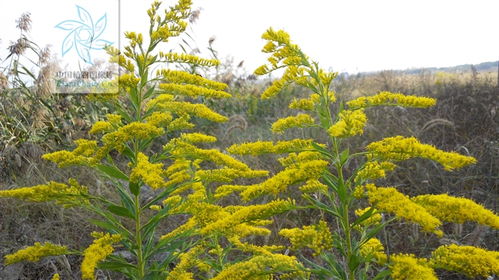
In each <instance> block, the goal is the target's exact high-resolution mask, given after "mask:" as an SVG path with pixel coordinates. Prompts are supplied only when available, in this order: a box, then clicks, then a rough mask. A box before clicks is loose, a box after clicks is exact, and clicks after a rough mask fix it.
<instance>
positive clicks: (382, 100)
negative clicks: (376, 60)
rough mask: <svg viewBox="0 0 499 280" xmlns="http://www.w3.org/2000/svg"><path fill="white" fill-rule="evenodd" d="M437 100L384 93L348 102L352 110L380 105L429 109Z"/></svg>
mask: <svg viewBox="0 0 499 280" xmlns="http://www.w3.org/2000/svg"><path fill="white" fill-rule="evenodd" d="M435 104H436V100H435V99H434V98H429V97H422V96H412V95H404V94H402V93H391V92H388V91H382V92H380V93H378V94H376V95H373V96H368V97H364V96H362V97H359V98H357V99H354V100H352V101H349V102H347V105H348V106H349V107H350V108H352V109H359V108H366V107H370V106H379V105H397V106H404V107H416V108H427V107H431V106H434V105H435Z"/></svg>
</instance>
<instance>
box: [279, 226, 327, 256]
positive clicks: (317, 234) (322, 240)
mask: <svg viewBox="0 0 499 280" xmlns="http://www.w3.org/2000/svg"><path fill="white" fill-rule="evenodd" d="M279 235H282V236H284V237H286V238H288V239H289V241H290V242H291V245H292V248H293V249H294V250H297V249H300V248H304V247H308V248H310V249H313V250H314V255H316V256H317V255H319V254H320V253H321V252H322V251H325V250H329V249H331V248H332V247H333V235H332V234H331V231H329V227H328V225H327V223H326V222H325V221H320V222H319V223H318V224H316V225H310V226H303V227H302V228H301V229H299V228H291V229H282V230H281V231H279Z"/></svg>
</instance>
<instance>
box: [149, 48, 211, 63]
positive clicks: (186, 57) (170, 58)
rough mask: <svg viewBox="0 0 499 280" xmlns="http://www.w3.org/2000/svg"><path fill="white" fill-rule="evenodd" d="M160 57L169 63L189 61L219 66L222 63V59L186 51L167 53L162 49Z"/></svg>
mask: <svg viewBox="0 0 499 280" xmlns="http://www.w3.org/2000/svg"><path fill="white" fill-rule="evenodd" d="M159 57H160V58H163V59H165V61H166V62H169V63H188V64H195V65H200V66H217V65H219V64H220V61H218V60H216V59H204V58H200V57H197V56H195V55H190V54H185V53H180V54H179V53H173V52H168V53H165V52H161V51H160V52H159Z"/></svg>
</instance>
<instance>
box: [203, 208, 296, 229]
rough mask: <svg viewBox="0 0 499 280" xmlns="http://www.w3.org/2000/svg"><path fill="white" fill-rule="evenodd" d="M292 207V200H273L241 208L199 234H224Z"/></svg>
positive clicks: (209, 225)
mask: <svg viewBox="0 0 499 280" xmlns="http://www.w3.org/2000/svg"><path fill="white" fill-rule="evenodd" d="M294 205H295V203H294V201H292V200H274V201H271V202H269V203H266V204H258V205H248V206H246V207H241V208H240V209H238V210H236V211H235V212H234V213H232V214H230V215H228V216H226V217H225V218H223V219H220V220H218V221H214V222H212V223H210V224H208V225H207V226H206V227H204V228H203V229H201V233H202V234H208V233H212V232H226V231H228V230H231V229H232V228H233V227H235V226H237V225H240V224H242V223H245V222H249V221H253V220H261V219H266V218H269V217H271V216H273V215H276V214H280V213H283V212H286V211H288V210H290V209H293V208H294Z"/></svg>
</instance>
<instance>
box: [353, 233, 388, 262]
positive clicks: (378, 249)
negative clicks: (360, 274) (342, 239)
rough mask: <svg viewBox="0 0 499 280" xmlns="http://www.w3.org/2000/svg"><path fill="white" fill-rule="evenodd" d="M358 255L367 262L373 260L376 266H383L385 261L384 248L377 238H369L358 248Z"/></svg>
mask: <svg viewBox="0 0 499 280" xmlns="http://www.w3.org/2000/svg"><path fill="white" fill-rule="evenodd" d="M359 250H360V254H361V255H362V256H363V257H364V258H366V259H367V260H368V261H370V260H371V259H374V261H375V262H376V263H378V264H381V265H384V264H385V263H386V260H387V258H388V257H387V256H386V254H385V247H384V246H383V244H382V243H381V241H379V239H377V238H371V239H369V240H367V241H366V243H364V244H362V246H360V249H359Z"/></svg>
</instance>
